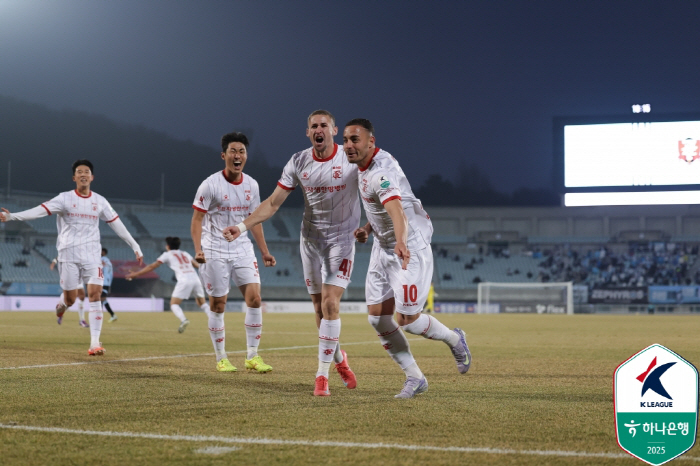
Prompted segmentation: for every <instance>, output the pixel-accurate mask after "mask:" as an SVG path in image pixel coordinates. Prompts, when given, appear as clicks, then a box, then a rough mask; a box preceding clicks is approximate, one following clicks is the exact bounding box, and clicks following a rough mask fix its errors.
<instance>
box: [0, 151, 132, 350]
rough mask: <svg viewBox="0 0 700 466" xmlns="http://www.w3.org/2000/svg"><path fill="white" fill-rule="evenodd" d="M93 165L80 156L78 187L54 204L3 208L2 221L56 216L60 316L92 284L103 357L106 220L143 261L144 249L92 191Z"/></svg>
mask: <svg viewBox="0 0 700 466" xmlns="http://www.w3.org/2000/svg"><path fill="white" fill-rule="evenodd" d="M94 178H95V177H94V175H93V167H92V163H91V162H90V161H89V160H77V161H75V162H74V163H73V181H74V182H75V186H76V189H74V190H72V191H66V192H63V193H61V194H59V195H58V196H56V197H54V198H53V199H51V200H50V201H48V202H45V203H44V204H41V205H39V206H37V207H34V208H32V209H29V210H25V211H22V212H18V213H14V214H13V213H10V212H9V211H8V210H7V209H4V208H3V209H2V210H3V212H2V213H0V221H2V222H7V221H10V220H34V219H37V218H41V217H45V216H47V215H52V214H56V225H57V227H58V239H57V241H56V249H58V271H59V274H60V277H61V288H62V289H63V296H62V300H61V301H60V302H59V303H58V305H57V306H56V315H57V316H58V318H59V323H60V319H61V318H62V317H63V314H64V313H65V312H66V309H67V308H69V307H70V306H71V305H73V303H74V302H75V298H76V296H77V294H78V291H77V290H78V285H79V284H80V283H87V285H88V290H87V291H88V300H89V301H90V317H89V319H90V348H89V349H88V354H89V355H90V356H101V355H103V354H104V352H105V349H104V348H103V347H102V343H101V342H100V333H101V331H102V303H101V302H100V294H101V293H102V284H103V271H102V266H101V265H102V263H101V262H100V250H101V249H102V248H101V246H100V229H99V221H100V219H102V220H104V221H106V222H107V224H108V225H109V226H110V227H111V228H112V230H114V231H115V232H116V233H117V235H119V237H120V238H121V239H123V240H124V241H126V243H127V244H128V245H129V247H131V249H132V250H133V251H134V254H135V255H136V260H138V261H139V263H141V264H143V254H142V253H141V248H140V247H139V245H138V243H136V241H135V240H134V238H133V237H132V236H131V234H129V232H128V230H127V229H126V227H125V226H124V224H123V223H122V221H121V220H120V219H119V216H118V215H117V213H116V212H115V211H114V209H112V206H111V205H109V202H107V200H106V199H105V198H104V197H102V196H100V195H99V194H97V193H96V192H94V191H91V190H90V183H92V181H93V180H94Z"/></svg>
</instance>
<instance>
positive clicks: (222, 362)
mask: <svg viewBox="0 0 700 466" xmlns="http://www.w3.org/2000/svg"><path fill="white" fill-rule="evenodd" d="M248 146H249V144H248V138H247V137H246V135H245V134H243V133H228V134H225V135H224V136H223V137H222V138H221V158H222V159H223V160H224V164H225V168H224V169H223V170H222V171H220V172H216V173H214V174H213V175H211V176H209V177H208V178H207V179H206V180H204V181H203V182H202V184H201V185H200V186H199V189H197V194H196V196H195V198H194V203H193V204H192V207H193V208H194V213H193V215H192V225H191V227H190V231H191V233H192V241H193V242H194V251H195V257H194V259H195V260H196V261H197V262H199V263H200V264H201V265H200V268H199V271H200V273H201V276H202V280H203V281H204V283H205V284H206V285H205V286H206V290H207V293H208V294H209V304H210V306H211V312H210V313H209V335H210V336H211V341H212V343H213V344H214V351H215V352H216V361H217V363H216V369H217V370H218V371H221V372H234V371H236V370H237V369H236V368H235V367H234V366H233V365H232V364H231V362H230V361H229V360H228V357H227V356H226V349H225V338H226V336H225V329H224V311H225V310H226V299H227V298H228V293H229V290H230V281H231V280H233V282H234V283H235V284H236V286H237V287H238V289H239V290H240V291H241V294H243V297H244V299H245V303H246V305H247V306H248V310H247V311H246V315H245V333H246V341H247V346H248V351H247V357H246V360H245V367H246V369H248V370H254V371H257V372H270V371H271V370H272V367H271V366H269V365H268V364H265V362H264V361H263V360H262V358H261V357H260V355H258V346H259V344H260V336H261V335H262V309H261V307H260V306H261V298H260V274H259V273H258V262H257V259H256V258H255V253H254V252H253V244H252V243H251V241H250V239H249V238H248V235H245V236H242V237H240V238H239V239H238V240H237V241H235V242H233V243H229V242H227V241H226V240H225V239H224V237H223V230H224V228H226V226H227V225H231V224H235V223H238V222H241V221H242V220H243V219H244V218H245V217H247V216H248V215H250V213H251V212H253V211H254V210H255V208H256V207H257V206H258V205H260V190H259V188H258V183H257V181H255V180H254V179H253V178H251V177H250V176H248V175H245V174H244V173H243V167H245V163H246V161H247V160H248ZM251 233H253V237H254V238H255V242H256V243H257V245H258V249H260V252H261V253H262V257H263V261H264V263H265V267H272V266H274V265H275V264H276V261H275V258H274V256H272V255H271V254H270V251H269V250H268V249H267V244H266V243H265V235H264V233H263V229H262V225H259V226H256V227H255V228H251Z"/></svg>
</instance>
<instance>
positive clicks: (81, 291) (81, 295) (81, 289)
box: [49, 257, 90, 328]
mask: <svg viewBox="0 0 700 466" xmlns="http://www.w3.org/2000/svg"><path fill="white" fill-rule="evenodd" d="M57 264H58V257H54V258H53V260H52V261H51V264H50V265H49V269H50V270H53V269H54V268H56V265H57ZM77 291H78V324H80V326H81V327H83V328H89V327H90V325H89V324H88V323H87V322H86V321H85V310H84V305H85V285H84V284H83V283H82V282H80V283H78V290H77ZM62 297H63V292H61V294H60V295H59V297H58V299H59V302H60V301H61V299H62ZM57 321H58V325H61V322H62V321H63V316H61V317H59V318H58V319H57Z"/></svg>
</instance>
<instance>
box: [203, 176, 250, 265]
mask: <svg viewBox="0 0 700 466" xmlns="http://www.w3.org/2000/svg"><path fill="white" fill-rule="evenodd" d="M241 175H242V176H241V180H240V181H239V182H238V183H231V182H229V181H228V180H227V179H226V177H225V176H224V171H223V170H222V171H220V172H217V173H214V174H213V175H211V176H210V177H209V178H207V179H206V180H204V181H203V182H202V184H201V185H199V189H197V195H196V196H195V198H194V203H193V204H192V207H193V208H194V209H197V210H199V211H200V212H205V213H206V215H205V216H204V220H203V221H202V251H203V252H204V257H205V258H207V259H234V258H237V257H242V256H249V255H252V254H254V253H253V243H251V241H250V239H249V238H248V232H247V231H245V232H243V234H242V235H241V236H239V237H238V238H236V240H235V241H232V242H230V243H229V242H228V241H226V239H224V234H223V231H224V228H226V227H230V226H234V225H238V224H239V223H241V222H242V221H243V220H244V219H246V218H247V217H248V216H249V215H250V214H252V213H253V211H254V210H255V209H256V208H257V207H258V206H259V205H260V189H259V188H258V182H257V181H255V180H254V179H253V178H251V177H250V176H248V175H245V174H241Z"/></svg>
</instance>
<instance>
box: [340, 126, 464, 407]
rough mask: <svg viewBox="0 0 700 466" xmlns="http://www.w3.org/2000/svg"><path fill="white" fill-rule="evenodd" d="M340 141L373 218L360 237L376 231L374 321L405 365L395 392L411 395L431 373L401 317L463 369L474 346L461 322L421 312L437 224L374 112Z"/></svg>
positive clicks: (371, 292) (370, 294) (424, 386)
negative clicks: (379, 132) (378, 140)
mask: <svg viewBox="0 0 700 466" xmlns="http://www.w3.org/2000/svg"><path fill="white" fill-rule="evenodd" d="M343 147H344V149H345V153H346V154H347V157H348V160H349V161H350V163H354V164H356V165H357V166H358V168H359V177H358V182H359V185H360V197H362V204H363V205H364V207H365V213H366V214H367V220H368V224H367V225H365V226H364V227H362V228H358V229H357V230H356V231H355V237H356V238H357V240H358V241H360V242H365V241H367V238H368V235H369V233H371V232H373V233H374V238H375V241H374V244H373V246H372V255H371V258H370V263H369V269H368V272H367V280H366V282H365V295H366V300H367V307H368V310H369V317H368V318H369V322H370V324H371V325H372V327H374V329H375V330H376V331H377V335H378V336H379V341H380V342H381V343H382V345H383V346H384V348H385V349H386V350H387V352H388V353H389V355H390V356H391V358H392V359H393V360H394V362H396V363H397V364H398V365H399V366H400V367H401V369H403V371H404V372H405V373H406V382H405V383H404V387H403V390H401V392H400V393H399V394H397V395H396V398H413V397H414V396H415V395H418V394H419V393H423V392H425V391H426V390H428V381H427V380H426V378H425V376H424V375H423V373H422V372H421V370H420V369H419V368H418V364H417V363H416V361H415V359H414V358H413V355H412V354H411V350H410V348H409V345H408V340H407V339H406V336H405V335H404V334H403V333H402V332H401V331H400V330H399V327H398V325H400V326H401V327H402V328H403V329H404V330H405V331H407V332H408V333H412V334H414V335H422V336H423V337H425V338H429V339H431V340H440V341H444V342H445V343H447V345H448V346H449V347H450V348H451V350H452V354H453V356H454V358H455V361H456V362H457V369H458V370H459V372H460V373H462V374H465V373H466V372H467V371H468V370H469V366H470V365H471V353H470V352H469V347H468V346H467V341H466V338H465V335H464V332H463V331H462V330H461V329H459V328H455V329H454V330H450V329H449V328H447V327H445V325H443V324H442V323H440V322H439V321H438V320H437V319H436V318H435V317H432V316H430V315H428V314H421V311H422V309H423V305H424V304H425V300H426V298H427V296H428V291H429V289H430V282H431V279H432V276H433V254H432V251H431V248H430V239H431V237H432V235H433V226H432V223H431V221H430V217H428V214H427V213H426V212H425V210H423V207H422V206H421V203H420V201H419V200H418V199H416V197H415V196H414V195H413V191H412V190H411V185H410V184H409V183H408V180H407V179H406V175H404V172H403V170H402V169H401V167H400V166H399V164H398V162H397V161H396V159H394V157H392V156H391V155H390V154H389V153H388V152H386V151H384V150H381V149H379V148H378V147H375V137H374V128H373V126H372V123H370V121H369V120H365V119H363V118H358V119H354V120H351V121H350V122H348V124H347V125H345V130H344V131H343ZM394 310H396V311H398V314H397V316H396V320H397V321H398V325H397V323H396V322H394V319H393V317H392V316H393V315H394Z"/></svg>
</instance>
